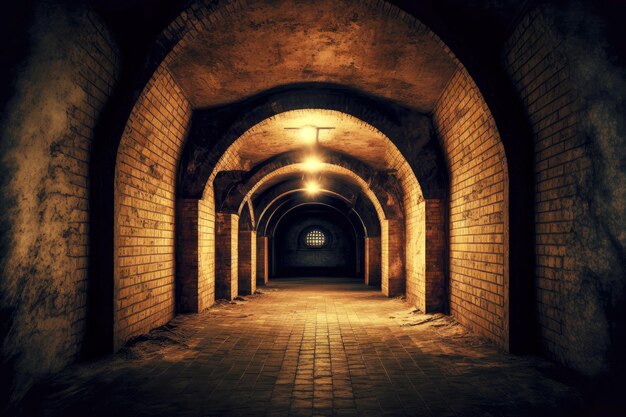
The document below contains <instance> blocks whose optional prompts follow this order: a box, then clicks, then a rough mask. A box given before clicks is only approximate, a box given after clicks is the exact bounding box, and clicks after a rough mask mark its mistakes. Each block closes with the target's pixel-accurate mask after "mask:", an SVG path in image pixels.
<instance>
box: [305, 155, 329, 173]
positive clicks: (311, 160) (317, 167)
mask: <svg viewBox="0 0 626 417" xmlns="http://www.w3.org/2000/svg"><path fill="white" fill-rule="evenodd" d="M302 165H303V169H304V170H305V171H308V172H317V171H321V170H322V167H323V166H324V164H323V163H322V161H321V160H320V159H319V158H318V157H317V156H315V155H311V156H308V157H307V158H306V159H305V160H304V162H303V163H302Z"/></svg>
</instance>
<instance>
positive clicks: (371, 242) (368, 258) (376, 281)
mask: <svg viewBox="0 0 626 417" xmlns="http://www.w3.org/2000/svg"><path fill="white" fill-rule="evenodd" d="M364 246H365V262H364V264H365V270H364V273H363V275H364V277H365V285H370V286H372V287H378V286H380V285H381V282H380V277H381V275H380V251H381V246H380V237H366V238H365V245H364Z"/></svg>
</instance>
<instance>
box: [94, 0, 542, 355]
mask: <svg viewBox="0 0 626 417" xmlns="http://www.w3.org/2000/svg"><path fill="white" fill-rule="evenodd" d="M207 4H208V3H207ZM209 9H210V7H209ZM198 10H199V9H198ZM207 15H210V13H208V14H207ZM409 18H410V19H413V18H412V17H411V16H409ZM187 20H189V22H191V21H194V19H192V18H189V16H185V17H182V21H176V22H177V23H176V22H175V23H174V24H173V26H176V25H178V26H179V29H180V28H182V27H185V28H184V29H182V30H181V31H179V32H178V33H175V32H176V31H177V29H174V27H173V26H172V27H170V28H169V29H168V30H167V31H166V32H168V33H169V34H170V35H171V36H169V35H168V36H166V38H168V39H169V41H168V40H167V39H165V40H164V39H161V40H160V41H159V48H162V50H161V51H160V52H158V53H157V54H156V55H154V56H152V58H151V60H150V61H151V62H150V64H149V66H151V67H152V68H154V69H155V70H154V71H153V72H151V73H150V74H149V76H147V79H148V78H149V81H148V82H147V84H146V85H145V88H144V89H143V92H142V94H141V96H140V100H139V101H138V103H139V102H142V104H140V105H139V108H140V109H141V111H140V112H137V111H136V109H137V107H136V108H135V109H134V110H133V112H132V114H131V116H130V118H129V120H128V123H127V128H128V127H129V126H130V127H131V129H132V126H133V125H135V126H136V128H137V131H136V132H139V133H138V134H137V133H134V134H137V136H142V135H143V136H144V137H147V136H149V135H153V134H154V133H155V130H154V129H153V127H150V128H149V130H150V131H149V132H146V131H145V130H144V129H145V123H144V122H145V120H144V119H145V118H146V116H149V113H150V112H149V110H148V109H149V105H146V102H149V101H150V100H152V99H154V98H155V97H158V96H164V97H166V98H167V99H168V100H173V101H174V102H176V100H175V99H174V98H173V96H174V95H175V94H172V93H170V92H168V90H174V91H176V90H177V88H176V87H175V82H174V81H173V79H172V77H171V74H170V73H169V71H168V69H167V66H166V65H163V63H165V62H166V61H167V54H168V53H169V51H171V49H172V48H170V46H172V45H175V44H176V43H177V42H178V41H181V42H184V36H183V34H184V33H191V30H192V29H191V27H190V26H189V27H188V26H187V25H188V22H187ZM168 42H169V46H168ZM157 49H158V48H157ZM458 74H460V75H459V76H458V77H456V80H455V83H454V85H455V86H456V85H460V84H458V83H461V81H459V80H465V81H467V82H465V84H464V87H467V88H468V89H469V90H471V94H472V95H473V96H474V99H473V100H470V102H469V105H468V107H471V108H472V109H473V110H472V111H474V113H476V112H477V113H481V114H483V115H484V116H485V117H486V118H487V119H489V120H490V123H491V122H494V123H493V128H494V129H495V130H496V134H495V135H493V138H492V139H493V140H494V143H495V145H494V146H495V147H500V148H503V145H502V143H501V141H502V140H504V141H505V144H508V146H507V147H504V148H503V149H504V150H505V151H506V153H505V154H508V155H511V152H515V149H519V148H520V147H523V146H522V145H520V144H519V142H520V141H519V140H517V141H516V140H511V137H513V138H514V139H517V137H515V136H514V135H508V136H506V137H504V138H500V137H499V134H498V132H497V127H495V120H494V118H493V116H492V115H491V111H490V109H489V107H487V104H486V102H485V99H484V98H483V96H482V94H481V91H480V89H479V88H478V86H477V85H476V84H475V83H474V81H473V80H472V78H471V76H470V75H469V74H468V73H467V71H466V70H465V68H464V67H463V66H462V65H461V64H459V68H458ZM168 84H169V85H170V87H165V86H166V85H168ZM451 85H452V84H451ZM140 89H141V88H140ZM179 95H180V97H179V100H178V101H177V102H179V103H183V105H182V107H183V108H184V110H183V112H182V113H183V114H182V116H181V117H180V121H178V122H177V128H176V130H180V131H182V132H183V133H182V136H183V137H184V136H185V133H184V132H186V130H187V128H188V125H189V112H190V105H189V103H187V102H186V100H185V97H184V95H182V94H179ZM443 107H444V106H443V105H441V106H439V108H438V109H436V110H435V115H436V114H437V113H439V114H441V113H442V111H443ZM144 110H145V112H144ZM141 113H143V114H141ZM166 118H167V117H166ZM158 119H162V118H161V117H160V116H159V117H158ZM440 120H443V118H441V119H440ZM159 121H160V122H161V121H162V120H159ZM161 124H163V123H161ZM498 125H500V119H498ZM491 128H492V127H490V129H491ZM156 130H157V132H156V134H155V136H158V135H159V132H158V129H156ZM439 131H440V132H443V131H444V129H439ZM130 134H133V133H132V130H131V131H128V130H127V131H126V132H124V135H123V136H126V135H130ZM178 134H179V133H178V132H177V135H178ZM454 137H455V134H450V135H448V136H447V138H446V139H444V141H445V142H447V143H446V144H445V146H446V151H451V150H453V149H454V148H455V145H454V143H453V141H454ZM139 139H141V138H139ZM140 141H141V140H139V142H140ZM157 142H158V143H157V145H156V146H157V147H158V148H161V147H164V146H165V147H167V141H166V140H163V138H158V139H157ZM180 142H181V143H182V140H181V141H180ZM498 143H499V144H498ZM114 146H115V147H117V144H114ZM139 146H140V149H142V148H141V146H144V145H141V144H140V145H139ZM131 148H132V147H131ZM97 149H100V147H97ZM129 149H130V148H129ZM170 151H171V152H172V154H173V155H174V156H173V160H174V161H176V160H178V159H179V158H180V156H181V152H182V151H181V150H179V149H168V152H170ZM135 152H136V151H135ZM100 153H101V152H94V154H100ZM104 153H106V152H104ZM113 153H115V152H113ZM140 153H141V152H138V153H136V155H139V154H140ZM129 154H132V150H131V151H129ZM455 157H456V155H452V154H451V155H446V160H447V161H448V163H449V167H450V168H449V171H450V174H453V171H455V170H457V168H459V167H460V168H462V169H467V167H468V166H469V165H470V164H468V163H467V158H466V160H464V161H463V163H462V164H458V163H456V161H454V160H453V159H454V158H455ZM131 159H134V158H133V156H132V155H130V156H129V158H128V160H131ZM138 159H139V162H140V166H141V170H140V175H148V176H152V177H153V178H158V177H159V175H161V174H162V173H165V174H166V175H163V178H165V177H167V178H169V177H170V172H169V171H167V172H166V171H159V167H158V166H155V164H152V162H151V161H150V158H148V160H147V161H146V160H145V158H142V157H141V156H139V157H138ZM469 159H471V158H469ZM118 160H119V159H118ZM520 160H523V158H521V157H520V158H512V159H511V160H510V161H513V164H511V165H509V164H505V166H504V168H503V170H501V172H502V175H503V176H504V179H503V180H502V183H503V184H504V185H505V186H504V190H503V191H502V200H501V201H502V202H503V205H504V210H503V213H504V214H503V217H504V218H505V220H503V221H502V222H500V224H501V225H502V228H503V229H506V228H508V223H507V221H506V218H507V217H508V215H509V214H508V212H509V199H510V200H511V207H513V208H515V211H513V210H512V211H511V216H512V218H514V219H521V220H524V219H526V220H527V217H528V216H529V215H530V216H532V210H531V207H528V202H527V201H526V197H525V196H526V195H527V194H528V193H527V192H526V191H525V190H526V188H528V187H530V186H532V175H531V176H530V181H528V183H527V184H526V185H524V184H525V183H523V180H525V179H528V177H527V176H526V177H525V176H524V173H526V171H527V170H526V169H524V166H522V165H523V164H521V163H520V162H519V161H520ZM507 162H509V161H507ZM96 165H97V166H96V168H95V169H94V171H95V172H96V173H98V172H100V171H102V173H103V176H102V177H100V176H99V175H95V176H94V178H97V180H94V181H95V185H96V186H94V187H93V189H94V190H97V189H99V188H100V186H101V184H100V181H101V178H104V180H103V181H104V182H107V181H108V180H111V184H112V185H111V193H114V194H115V196H116V198H115V200H116V201H118V197H120V194H119V193H118V192H119V190H120V188H119V187H118V182H117V180H113V179H112V178H110V177H111V173H110V172H109V171H110V168H109V167H107V166H101V164H96ZM455 165H456V166H455ZM98 167H100V168H98ZM485 168H486V169H489V167H486V166H485ZM167 169H168V170H169V169H170V167H167ZM509 171H512V172H514V175H513V176H512V187H510V188H509V187H508V182H507V179H508V175H509ZM117 172H119V170H117V168H116V174H115V175H117ZM454 174H461V173H460V172H455V173H454ZM131 175H132V174H131ZM498 175H499V174H498ZM116 178H117V177H116ZM457 178H459V175H457ZM168 181H169V179H168ZM479 186H480V187H483V186H485V184H480V185H479ZM105 188H106V187H105ZM129 188H132V187H129ZM166 188H171V184H169V183H167V184H166ZM516 190H520V192H519V193H516V192H515V191H516ZM106 191H107V190H106V189H105V192H104V193H101V194H99V193H97V192H94V193H92V203H93V204H92V205H93V206H94V207H96V209H95V210H94V216H93V217H94V219H95V220H94V221H93V223H94V227H93V230H94V233H93V240H94V241H98V242H99V241H100V240H101V239H99V238H98V236H102V235H103V236H104V239H102V240H103V242H104V243H102V245H104V246H106V243H107V242H108V243H115V245H111V247H114V246H117V242H118V241H119V238H118V235H119V231H120V229H121V228H122V227H125V226H123V225H122V224H121V223H120V222H118V220H117V212H118V208H119V207H118V205H117V203H115V204H113V203H108V202H107V199H108V200H112V199H111V198H110V197H111V195H109V193H107V192H106ZM145 191H146V190H143V189H138V190H136V191H130V192H128V193H126V194H124V195H123V196H122V197H123V198H125V199H126V198H128V199H129V200H131V201H132V200H133V199H134V198H136V197H135V196H133V195H132V194H133V193H136V194H137V195H141V194H142V193H144V192H145ZM168 192H171V191H168ZM423 192H424V195H426V192H427V191H426V188H424V190H423ZM479 192H480V191H479ZM167 199H168V197H166V198H165V200H167ZM100 203H104V204H100ZM170 203H171V201H168V203H167V205H166V206H167V208H168V210H167V211H168V212H171V210H169V209H170ZM109 204H110V205H111V206H112V207H111V208H110V210H109V209H108V208H107V207H109ZM148 204H151V202H148ZM197 204H198V205H200V206H207V205H210V204H211V203H210V202H208V201H202V202H199V203H197ZM101 205H102V206H105V208H103V209H100V206H101ZM525 210H526V211H525ZM100 212H102V213H104V215H103V216H100V215H99V214H98V213H100ZM457 215H458V216H466V215H467V216H468V217H470V218H471V217H472V216H473V215H474V214H473V213H470V212H467V211H466V212H462V213H457ZM101 217H103V218H105V219H104V220H102V222H103V223H102V224H101V223H100V220H99V219H100V218H101ZM170 218H173V217H172V216H170ZM130 219H131V221H137V216H134V215H131V216H130ZM470 220H471V219H470ZM112 221H115V222H118V223H117V224H116V225H115V226H114V227H113V229H114V230H115V232H114V234H115V236H109V234H110V232H109V231H110V226H111V225H110V224H109V223H107V222H112ZM202 222H203V223H206V224H207V226H206V227H207V228H210V227H211V226H210V223H211V220H210V219H209V218H203V219H202ZM169 224H170V225H171V224H172V223H171V222H170V223H169ZM511 224H512V225H513V226H512V227H513V228H514V229H515V233H516V236H517V238H516V239H511V240H512V241H517V242H525V240H524V239H523V236H526V235H528V234H529V233H531V231H532V228H528V229H527V230H524V227H525V226H524V225H525V224H527V222H524V221H512V222H511ZM103 225H104V226H105V227H108V229H107V230H109V231H107V232H102V230H103ZM172 228H173V226H172ZM153 231H154V232H155V233H156V234H160V233H161V231H159V229H153ZM170 231H171V230H170ZM512 233H513V232H512ZM126 237H128V238H129V239H130V240H132V239H135V238H134V237H132V236H126ZM111 240H112V241H113V242H111ZM137 240H138V239H137ZM504 240H505V241H508V236H504ZM475 243H478V242H475ZM98 245H100V244H98ZM131 246H134V245H131ZM98 247H99V246H98ZM105 249H106V248H105ZM126 249H128V250H133V249H134V247H129V248H126ZM126 249H124V250H126ZM519 249H520V250H511V251H507V249H506V242H504V243H503V248H502V249H499V250H498V251H499V252H498V253H497V254H495V257H496V258H497V259H498V263H499V264H501V265H502V270H503V271H504V272H503V273H502V274H501V275H500V277H501V278H494V279H495V280H496V281H501V282H502V285H501V286H502V288H503V289H502V291H501V297H503V298H504V299H507V297H508V296H509V294H508V293H509V292H511V294H512V293H513V292H514V291H513V290H512V289H511V290H510V289H509V286H508V280H509V277H508V269H509V268H508V263H509V260H510V262H511V263H512V264H511V266H512V268H511V270H514V271H528V268H529V267H531V265H532V262H529V263H528V265H524V261H523V260H524V259H526V258H525V257H524V256H525V255H524V253H525V250H524V248H523V247H521V248H519ZM472 251H473V254H476V255H477V254H479V253H480V249H472ZM93 252H98V253H99V252H100V251H97V250H94V251H93ZM103 253H104V254H103V255H102V258H107V256H106V254H107V253H108V249H107V250H106V251H104V252H103ZM520 253H521V255H518V254H520ZM99 257H100V255H97V256H95V258H96V260H95V261H94V262H92V264H91V268H93V270H94V271H96V272H95V273H94V277H95V278H94V279H95V280H96V281H100V280H101V278H103V277H102V276H100V275H101V274H106V273H107V271H111V273H112V274H113V275H118V274H119V271H120V268H121V266H120V265H119V263H120V260H119V259H118V258H120V255H119V251H118V249H117V248H115V249H114V253H113V256H111V257H110V258H109V259H111V258H113V259H115V264H114V265H113V267H112V268H111V266H110V265H108V264H107V262H108V261H107V262H104V264H106V265H105V268H99V267H98V265H102V264H103V262H101V261H99V260H98V258H99ZM204 258H205V259H208V257H207V256H205V257H204ZM173 259H174V254H173V250H172V251H171V253H169V259H168V261H167V262H173ZM472 262H474V263H477V262H481V260H480V259H478V260H472ZM155 267H156V266H155ZM131 268H132V266H131ZM100 269H102V271H105V272H100ZM477 270H479V269H477ZM482 272H487V273H489V272H488V271H482ZM515 273H516V274H518V275H520V277H518V278H516V279H515V280H516V282H518V283H519V282H520V281H521V280H522V279H523V278H526V277H525V276H522V275H524V274H523V272H515ZM120 275H123V274H120ZM460 275H461V274H460ZM460 275H459V276H460ZM528 276H530V275H528ZM110 278H111V277H108V276H104V279H105V280H107V279H110ZM468 278H471V277H468ZM168 279H171V274H170V275H168ZM112 281H113V283H114V286H117V285H118V281H119V280H118V278H114V279H113V280H112ZM98 285H99V284H98ZM107 285H108V284H107ZM462 285H463V286H465V291H466V293H467V294H469V293H468V292H467V290H468V289H470V290H472V289H471V288H469V287H467V285H466V283H462ZM498 285H500V284H498ZM413 293H415V292H413ZM157 298H158V297H155V300H156V299H157ZM409 299H410V300H411V296H409ZM142 302H143V301H142ZM168 303H169V301H168ZM511 303H513V301H512V300H511ZM111 304H113V303H111ZM460 304H461V303H459V305H460ZM500 304H501V305H505V304H506V301H504V302H500ZM516 304H517V305H519V304H520V302H517V303H516ZM148 308H152V309H153V313H154V317H155V320H153V321H147V320H139V321H137V322H136V323H132V324H129V323H127V324H128V325H129V326H135V327H134V329H133V330H131V332H130V333H129V332H125V333H122V334H121V336H120V337H119V338H117V337H116V340H118V339H119V341H120V342H121V341H123V339H125V338H128V337H130V336H129V335H130V334H131V333H132V332H135V333H140V332H143V331H146V330H147V329H149V328H150V327H153V326H154V325H156V324H158V323H162V322H164V321H166V320H167V318H168V317H169V316H171V314H172V311H173V309H172V308H171V307H168V308H167V309H163V310H160V309H158V308H156V309H155V308H154V305H150V306H148ZM472 308H473V307H472ZM505 310H506V309H502V308H500V309H499V310H498V313H497V315H500V316H501V317H502V319H500V318H498V319H497V320H499V321H500V322H501V323H500V324H498V326H499V328H500V330H498V331H497V332H494V331H492V330H491V329H490V327H491V326H492V324H493V323H490V322H489V320H484V322H483V323H482V324H475V323H474V324H473V323H472V320H468V319H467V316H468V314H466V313H467V312H469V309H467V308H466V309H463V308H461V309H458V310H457V311H456V312H455V315H457V316H459V317H461V316H464V320H465V321H464V323H466V324H468V325H470V326H472V327H473V328H474V329H475V330H478V331H479V332H481V333H483V334H485V335H487V336H489V337H491V338H493V339H495V340H497V341H498V342H499V343H501V344H502V345H504V346H507V347H508V343H509V342H508V340H506V339H507V333H508V326H509V324H508V320H509V319H508V317H506V315H507V312H506V311H505ZM481 314H482V313H481ZM479 315H480V314H478V316H479ZM115 320H117V319H115ZM138 323H143V324H141V325H137V324H138ZM496 333H497V334H496ZM115 343H116V346H119V343H118V342H117V341H116V342H115Z"/></svg>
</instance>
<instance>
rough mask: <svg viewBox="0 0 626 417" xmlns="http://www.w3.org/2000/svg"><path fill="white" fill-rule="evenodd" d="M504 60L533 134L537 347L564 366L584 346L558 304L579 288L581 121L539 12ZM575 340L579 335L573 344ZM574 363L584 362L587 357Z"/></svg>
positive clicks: (562, 61)
mask: <svg viewBox="0 0 626 417" xmlns="http://www.w3.org/2000/svg"><path fill="white" fill-rule="evenodd" d="M506 64H507V67H508V69H509V72H510V74H511V77H512V79H513V81H514V83H515V85H516V89H517V90H518V92H519V94H520V97H521V99H522V100H523V103H524V107H525V108H526V109H527V112H528V118H529V120H530V123H531V127H532V130H533V136H534V148H535V161H536V164H535V187H536V188H535V232H536V236H535V245H536V246H535V254H536V255H535V275H536V280H535V285H536V289H535V291H536V302H537V315H538V317H537V318H538V321H539V327H540V339H541V345H542V348H543V351H544V353H548V354H550V355H551V356H553V357H556V358H558V359H559V360H560V361H561V362H563V363H568V362H569V361H570V360H571V358H572V357H576V356H577V355H580V353H579V352H584V348H585V347H584V346H583V344H584V340H580V339H578V338H579V337H580V336H578V335H576V334H575V333H576V331H575V330H569V336H567V335H566V334H565V333H566V330H567V329H566V326H567V323H566V322H565V319H566V317H567V314H564V311H563V305H564V304H565V303H566V300H567V296H568V295H567V290H566V289H565V287H567V286H568V285H569V286H570V287H572V288H573V287H575V286H577V285H580V284H573V283H577V282H579V280H580V279H581V278H580V275H582V274H583V273H581V271H578V270H576V268H575V267H574V265H577V264H580V262H578V260H577V259H576V257H577V256H580V253H576V252H578V251H577V250H576V248H572V246H575V243H573V242H575V241H576V239H577V238H576V236H575V231H574V230H575V227H574V222H576V221H577V219H576V215H575V213H576V212H579V213H580V212H582V209H576V207H577V206H579V207H580V206H581V205H585V204H587V201H581V200H580V197H579V196H578V195H577V187H578V185H577V184H578V183H579V182H580V183H582V182H584V181H583V180H582V179H583V178H585V176H586V175H588V172H589V171H590V168H591V164H590V160H589V159H588V157H587V155H586V150H585V145H586V143H585V141H586V138H585V136H584V135H583V134H581V127H580V126H579V125H578V124H577V119H581V118H580V117H577V112H578V104H577V102H576V95H575V94H574V93H573V86H572V82H571V80H570V73H569V70H568V60H567V58H566V57H565V56H564V55H563V54H562V53H561V52H560V41H559V40H557V39H555V37H554V33H553V31H552V29H551V28H550V23H549V22H547V21H546V20H545V19H544V18H543V16H542V15H541V13H540V10H535V11H533V12H531V13H529V14H528V15H527V16H525V17H524V18H523V19H522V21H521V22H520V23H519V25H518V26H517V28H516V30H515V31H514V32H513V34H512V36H511V38H510V39H509V40H508V53H507V55H506ZM583 304H584V303H583ZM581 308H584V307H583V306H582V305H581ZM582 311H584V310H581V314H582ZM572 339H578V340H576V343H571V342H572ZM586 340H588V339H585V341H586ZM587 343H589V342H587ZM591 343H592V344H593V343H599V341H592V342H591ZM576 345H577V346H576ZM592 350H593V348H592ZM578 360H579V361H580V362H589V360H588V358H587V357H583V358H578ZM578 366H579V367H581V368H584V367H585V366H586V365H582V366H581V365H578Z"/></svg>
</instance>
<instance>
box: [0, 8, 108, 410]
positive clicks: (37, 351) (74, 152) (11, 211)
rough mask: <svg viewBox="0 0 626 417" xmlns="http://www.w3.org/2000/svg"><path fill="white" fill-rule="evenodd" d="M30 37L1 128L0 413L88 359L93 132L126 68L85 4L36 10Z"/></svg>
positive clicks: (28, 33) (27, 32) (103, 29)
mask: <svg viewBox="0 0 626 417" xmlns="http://www.w3.org/2000/svg"><path fill="white" fill-rule="evenodd" d="M23 30H24V32H23V33H22V32H20V33H19V34H12V35H11V36H12V40H16V39H19V36H27V39H26V40H25V44H26V45H27V47H25V49H24V53H27V56H28V59H26V60H24V61H23V62H22V63H21V67H20V68H19V70H18V71H17V72H16V74H15V80H13V82H14V84H13V86H14V92H13V93H14V94H13V97H12V98H10V99H9V101H8V103H7V111H6V112H3V114H2V116H1V117H2V119H1V121H0V137H1V139H0V158H1V163H0V165H1V169H0V175H1V181H0V182H1V187H2V190H1V191H0V196H1V197H0V199H1V203H0V213H1V214H0V215H1V216H2V223H1V224H2V226H1V227H2V250H1V251H0V252H1V253H2V255H0V256H1V257H2V278H1V279H0V296H1V298H0V314H1V316H0V323H2V324H1V327H0V329H1V332H0V344H1V350H2V351H1V353H0V359H1V360H2V363H1V365H0V386H2V387H3V389H2V393H1V394H0V408H1V406H2V404H3V403H4V402H5V400H7V399H9V398H10V397H13V399H16V398H19V397H20V396H22V395H23V394H24V392H25V391H26V390H27V389H28V387H29V385H30V384H31V383H32V382H33V381H34V380H36V379H37V378H38V377H40V376H42V375H45V374H47V373H49V372H54V371H57V370H59V369H60V368H62V367H63V366H64V365H66V364H68V363H70V362H72V361H74V360H76V358H77V357H78V356H79V353H80V352H81V348H82V346H83V339H84V336H85V326H86V324H85V322H86V310H87V305H86V302H87V269H88V262H89V260H88V256H89V248H88V234H89V201H88V196H89V188H88V187H89V179H88V174H89V160H90V156H91V146H92V140H93V129H94V126H95V125H96V122H97V119H98V116H99V114H100V112H101V111H102V109H103V107H104V105H105V103H106V101H107V99H108V97H109V96H110V94H111V92H112V89H113V86H114V84H115V82H116V79H117V78H118V68H119V65H118V52H117V49H116V47H115V46H114V45H115V44H114V42H113V40H112V38H111V36H110V35H109V33H108V32H107V30H106V29H105V27H104V25H103V24H102V22H101V21H100V20H99V18H97V17H96V16H95V15H94V14H93V13H92V12H90V11H88V10H86V9H84V8H82V7H78V6H76V7H74V6H73V7H72V8H71V9H69V8H64V7H63V6H61V5H55V4H53V3H50V2H48V3H43V2H40V3H37V4H36V5H35V6H34V8H33V20H32V25H31V26H30V27H28V28H23ZM3 54H4V52H3ZM3 82H9V80H4V81H3Z"/></svg>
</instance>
